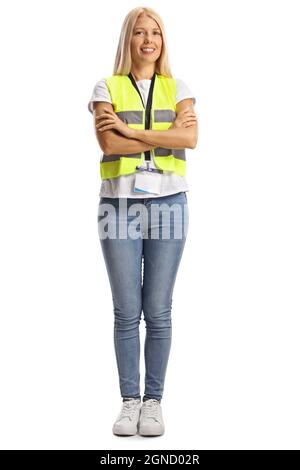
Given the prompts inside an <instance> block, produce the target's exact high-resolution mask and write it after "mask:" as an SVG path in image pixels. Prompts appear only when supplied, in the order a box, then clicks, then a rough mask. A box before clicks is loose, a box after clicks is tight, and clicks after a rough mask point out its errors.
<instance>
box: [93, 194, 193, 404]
mask: <svg viewBox="0 0 300 470" xmlns="http://www.w3.org/2000/svg"><path fill="white" fill-rule="evenodd" d="M120 204H123V206H122V208H121V207H120ZM134 204H137V206H134ZM125 206H126V207H125ZM155 211H156V212H155ZM187 230H188V204H187V196H186V193H185V192H183V191H182V192H178V193H176V194H171V195H169V196H162V197H155V198H109V197H100V202H99V208H98V233H99V239H100V244H101V248H102V252H103V257H104V261H105V265H106V270H107V273H108V278H109V282H110V287H111V293H112V302H113V307H114V347H115V354H116V361H117V368H118V374H119V386H120V392H121V396H122V397H123V401H125V400H126V399H128V398H131V397H134V398H140V399H141V394H140V371H139V365H140V335H139V324H140V320H141V313H142V311H143V313H144V320H145V326H146V336H145V345H144V358H145V390H144V396H143V401H145V400H147V399H150V398H155V399H157V400H159V401H161V398H162V395H163V390H164V382H165V375H166V370H167V364H168V359H169V353H170V348H171V338H172V319H171V309H172V295H173V289H174V284H175V279H176V275H177V271H178V267H179V263H180V260H181V256H182V253H183V249H184V245H185V241H186V235H187ZM143 268H144V269H143Z"/></svg>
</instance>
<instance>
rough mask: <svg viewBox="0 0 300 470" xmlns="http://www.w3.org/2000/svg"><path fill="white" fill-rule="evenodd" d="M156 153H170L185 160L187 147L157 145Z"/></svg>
mask: <svg viewBox="0 0 300 470" xmlns="http://www.w3.org/2000/svg"><path fill="white" fill-rule="evenodd" d="M154 155H155V156H156V157H168V156H169V155H174V157H175V158H178V159H179V160H185V149H173V150H172V149H164V148H161V147H157V148H156V149H155V150H154Z"/></svg>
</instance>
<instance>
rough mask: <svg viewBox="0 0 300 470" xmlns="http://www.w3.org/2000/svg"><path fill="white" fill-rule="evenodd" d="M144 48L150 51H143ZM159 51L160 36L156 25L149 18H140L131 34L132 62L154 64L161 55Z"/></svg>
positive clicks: (160, 44) (160, 46)
mask: <svg viewBox="0 0 300 470" xmlns="http://www.w3.org/2000/svg"><path fill="white" fill-rule="evenodd" d="M145 48H149V49H151V51H147V50H143V49H145ZM153 49H154V50H153ZM161 49H162V34H161V30H160V28H159V26H158V24H157V23H156V21H155V20H153V19H152V18H150V17H149V16H145V15H143V16H140V17H139V18H138V19H137V21H136V23H135V26H134V28H133V32H132V38H131V57H132V61H133V62H134V63H144V64H146V63H155V61H156V60H157V59H158V58H159V56H160V54H161Z"/></svg>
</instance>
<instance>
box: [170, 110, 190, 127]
mask: <svg viewBox="0 0 300 470" xmlns="http://www.w3.org/2000/svg"><path fill="white" fill-rule="evenodd" d="M196 122H197V115H196V113H194V112H193V111H191V108H186V109H184V110H183V111H180V112H179V113H178V114H177V116H176V119H175V121H173V122H172V125H171V127H169V129H174V128H178V127H191V126H194V125H195V123H196Z"/></svg>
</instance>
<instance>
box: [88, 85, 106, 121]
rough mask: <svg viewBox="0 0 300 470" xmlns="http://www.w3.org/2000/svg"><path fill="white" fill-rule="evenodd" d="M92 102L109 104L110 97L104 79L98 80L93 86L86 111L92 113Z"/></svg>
mask: <svg viewBox="0 0 300 470" xmlns="http://www.w3.org/2000/svg"><path fill="white" fill-rule="evenodd" d="M94 101H106V102H107V103H111V102H112V101H111V97H110V93H109V90H108V88H107V85H106V82H105V78H102V79H101V80H99V81H98V82H97V83H96V85H95V86H94V90H93V93H92V96H91V99H90V101H89V103H88V110H89V111H90V112H91V113H93V102H94Z"/></svg>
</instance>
